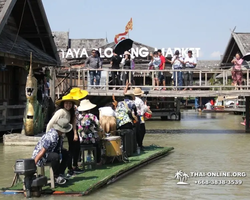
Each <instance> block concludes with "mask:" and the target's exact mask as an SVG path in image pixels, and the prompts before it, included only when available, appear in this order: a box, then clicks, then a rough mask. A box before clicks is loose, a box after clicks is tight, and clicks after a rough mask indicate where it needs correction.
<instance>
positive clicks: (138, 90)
mask: <svg viewBox="0 0 250 200" xmlns="http://www.w3.org/2000/svg"><path fill="white" fill-rule="evenodd" d="M143 94H144V92H143V91H142V90H141V88H135V89H134V95H135V96H141V95H143Z"/></svg>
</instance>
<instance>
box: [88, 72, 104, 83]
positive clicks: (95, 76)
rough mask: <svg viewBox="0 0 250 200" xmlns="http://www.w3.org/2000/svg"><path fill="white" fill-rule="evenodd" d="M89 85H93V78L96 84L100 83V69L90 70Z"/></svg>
mask: <svg viewBox="0 0 250 200" xmlns="http://www.w3.org/2000/svg"><path fill="white" fill-rule="evenodd" d="M89 75H90V85H94V78H95V79H96V85H100V79H101V72H100V71H90V72H89Z"/></svg>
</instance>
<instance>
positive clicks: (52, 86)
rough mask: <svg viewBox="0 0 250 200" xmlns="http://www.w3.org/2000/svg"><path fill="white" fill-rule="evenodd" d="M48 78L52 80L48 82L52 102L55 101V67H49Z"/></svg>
mask: <svg viewBox="0 0 250 200" xmlns="http://www.w3.org/2000/svg"><path fill="white" fill-rule="evenodd" d="M49 71H50V76H51V78H52V79H50V80H49V89H50V94H49V95H50V97H51V99H52V101H53V102H54V101H55V80H56V69H55V67H50V68H49Z"/></svg>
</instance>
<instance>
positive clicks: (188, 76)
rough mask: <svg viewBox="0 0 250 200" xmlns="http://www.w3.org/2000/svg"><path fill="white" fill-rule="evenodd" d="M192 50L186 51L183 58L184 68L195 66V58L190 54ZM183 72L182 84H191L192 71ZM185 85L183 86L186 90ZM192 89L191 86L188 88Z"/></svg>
mask: <svg viewBox="0 0 250 200" xmlns="http://www.w3.org/2000/svg"><path fill="white" fill-rule="evenodd" d="M192 54H193V52H192V51H191V50H189V51H188V56H187V57H186V58H185V61H184V63H185V65H186V69H191V70H192V69H194V68H195V67H196V64H197V61H196V58H195V57H194V56H193V55H192ZM183 74H184V85H185V86H193V71H185V72H183ZM186 89H187V87H185V88H184V90H186ZM189 89H190V90H192V88H189Z"/></svg>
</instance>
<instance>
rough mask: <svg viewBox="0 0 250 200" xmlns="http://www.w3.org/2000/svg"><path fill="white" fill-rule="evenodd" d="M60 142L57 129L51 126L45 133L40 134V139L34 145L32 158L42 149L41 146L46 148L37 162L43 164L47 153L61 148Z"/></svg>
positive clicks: (39, 164) (60, 138)
mask: <svg viewBox="0 0 250 200" xmlns="http://www.w3.org/2000/svg"><path fill="white" fill-rule="evenodd" d="M62 143H63V140H62V137H60V136H59V135H58V133H57V131H56V130H55V129H54V128H51V129H50V130H49V131H48V132H47V133H45V134H44V135H43V136H42V138H41V140H40V141H39V142H38V143H37V145H36V146H35V149H34V151H33V154H32V158H33V159H35V157H36V156H37V155H38V153H39V152H40V151H41V150H42V148H45V149H46V152H45V154H44V155H43V157H42V158H41V159H40V160H39V161H38V162H37V166H39V167H41V166H44V164H45V163H46V161H47V158H48V155H49V153H52V152H57V151H60V150H61V149H62Z"/></svg>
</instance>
